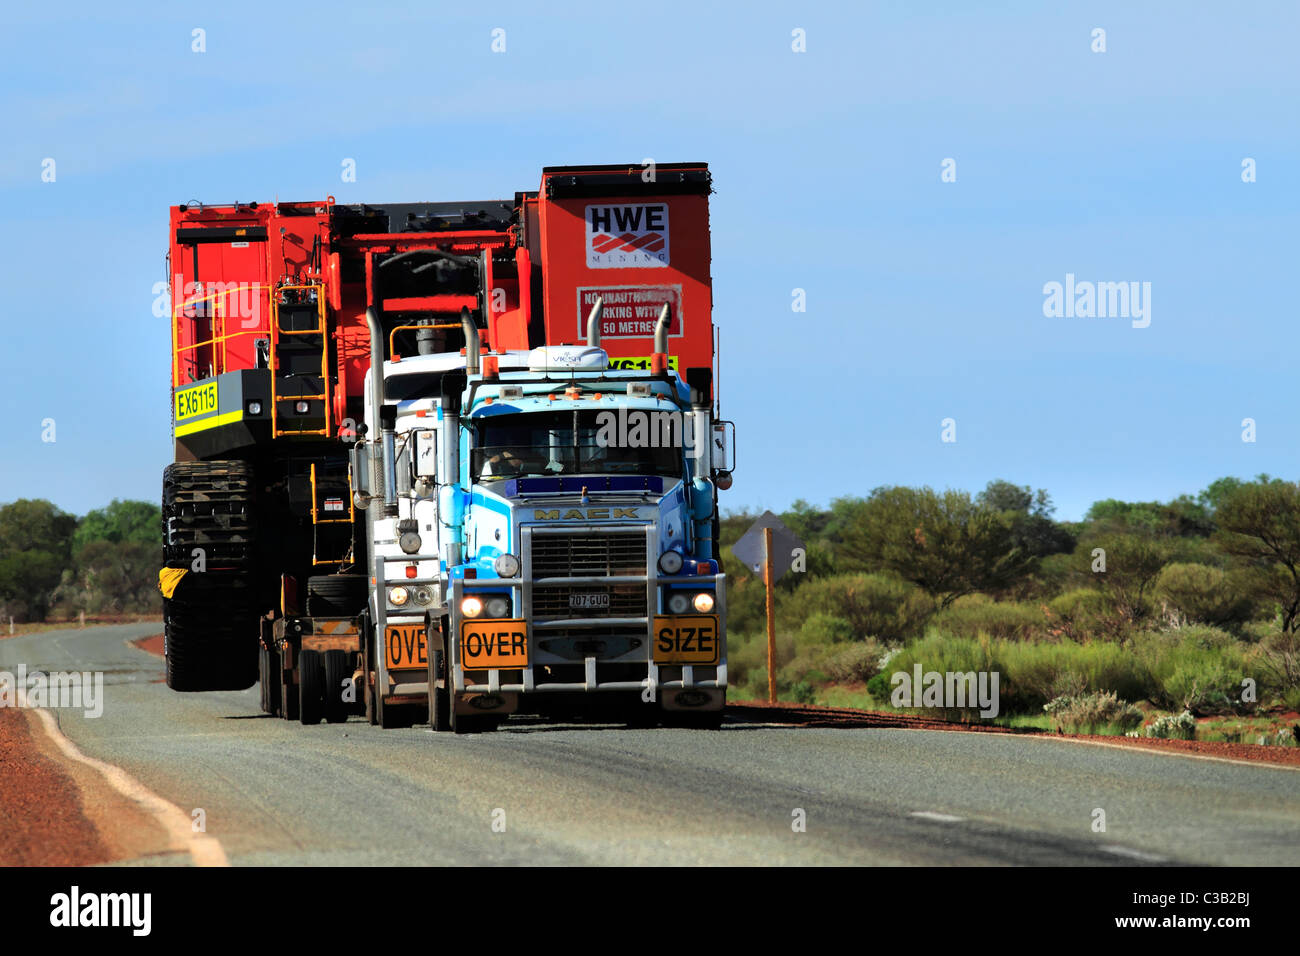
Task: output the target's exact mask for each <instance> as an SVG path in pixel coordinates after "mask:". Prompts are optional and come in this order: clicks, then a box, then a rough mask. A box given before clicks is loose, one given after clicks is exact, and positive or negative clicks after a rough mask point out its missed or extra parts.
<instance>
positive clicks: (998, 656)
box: [867, 629, 1155, 713]
mask: <svg viewBox="0 0 1300 956" xmlns="http://www.w3.org/2000/svg"><path fill="white" fill-rule="evenodd" d="M918 663H919V664H920V665H921V669H922V670H923V671H940V672H944V671H957V672H967V671H977V672H978V671H990V672H996V673H997V674H998V681H999V692H1000V697H1001V706H1002V711H1003V713H1041V712H1042V707H1043V705H1044V704H1046V703H1047V702H1048V701H1049V700H1051V699H1052V698H1054V697H1058V696H1061V695H1062V693H1073V694H1075V695H1077V694H1081V693H1084V692H1087V691H1092V692H1099V691H1113V692H1114V693H1115V694H1117V695H1118V696H1119V697H1121V698H1123V699H1124V700H1142V699H1144V698H1146V697H1148V696H1150V694H1151V693H1152V692H1154V690H1155V685H1154V683H1153V681H1152V679H1151V675H1150V674H1149V673H1148V672H1147V670H1146V668H1145V667H1143V666H1142V664H1141V663H1140V662H1139V661H1138V660H1137V659H1136V658H1135V657H1134V655H1132V654H1131V653H1128V652H1127V651H1125V650H1124V649H1123V648H1121V647H1119V646H1118V645H1115V644H1111V643H1107V642H1103V641H1094V642H1091V643H1087V644H1076V643H1075V642H1073V641H1068V640H1062V641H1057V642H1050V643H1049V642H1044V643H1038V644H1029V643H1022V642H1019V641H995V640H990V639H987V638H986V639H984V640H978V641H977V640H971V639H970V638H959V637H951V636H949V635H945V634H942V633H940V632H939V631H937V630H935V629H931V630H930V631H929V632H927V634H926V637H925V638H924V639H923V640H921V641H917V642H915V643H913V644H911V645H909V646H908V647H906V648H904V649H903V650H902V651H901V652H899V654H898V656H897V657H895V658H894V659H892V660H891V661H890V662H889V663H888V665H886V666H885V667H884V668H882V670H881V674H880V675H878V676H877V677H876V678H873V679H872V680H871V681H868V682H867V689H868V690H869V691H871V693H872V694H873V695H874V696H877V697H880V693H879V691H881V690H885V691H886V693H885V697H886V698H888V696H889V692H890V691H889V688H890V684H889V678H890V677H891V676H892V675H893V674H894V673H896V672H898V671H907V672H909V673H910V672H912V670H913V668H914V666H915V665H916V664H918ZM881 678H884V680H883V681H882V680H881Z"/></svg>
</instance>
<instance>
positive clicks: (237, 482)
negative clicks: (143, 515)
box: [162, 461, 261, 691]
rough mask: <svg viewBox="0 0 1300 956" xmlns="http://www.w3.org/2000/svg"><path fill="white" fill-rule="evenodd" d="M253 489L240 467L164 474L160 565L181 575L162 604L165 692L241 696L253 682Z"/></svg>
mask: <svg viewBox="0 0 1300 956" xmlns="http://www.w3.org/2000/svg"><path fill="white" fill-rule="evenodd" d="M253 488H254V482H253V469H252V467H251V466H250V465H249V464H248V463H247V462H243V461H186V462H176V463H175V464H172V465H168V466H167V468H166V469H164V471H163V482H162V531H163V556H164V564H165V565H166V566H167V567H170V568H183V569H185V570H186V571H187V572H188V573H186V574H185V576H184V577H182V578H181V580H180V582H179V583H178V584H177V586H176V589H175V591H173V592H172V595H171V597H169V598H165V599H164V600H163V622H164V625H163V631H164V634H165V635H166V643H165V657H166V667H167V686H168V687H170V688H171V689H172V690H177V691H209V690H245V689H247V688H249V687H252V686H253V684H254V683H256V682H257V678H258V671H259V661H258V653H257V652H258V646H259V645H258V637H259V636H260V633H261V629H260V625H259V622H258V616H259V611H258V607H257V604H258V602H257V599H256V594H255V592H254V586H253V584H254V580H255V577H254V569H255V565H256V558H257V555H256V551H255V547H256V541H255V536H254V529H255V527H256V522H255V517H254V514H253V508H254V504H253ZM200 559H201V561H202V563H201V564H198V563H197V562H198V561H199V560H200Z"/></svg>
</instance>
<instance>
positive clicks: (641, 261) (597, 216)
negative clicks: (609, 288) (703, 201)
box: [587, 202, 669, 269]
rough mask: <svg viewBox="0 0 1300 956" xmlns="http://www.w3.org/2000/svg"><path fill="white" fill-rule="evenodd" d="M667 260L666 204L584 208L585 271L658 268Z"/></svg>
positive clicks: (613, 205) (632, 204) (666, 262)
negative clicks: (589, 269)
mask: <svg viewBox="0 0 1300 956" xmlns="http://www.w3.org/2000/svg"><path fill="white" fill-rule="evenodd" d="M668 261H669V260H668V204H667V203H661V202H659V203H631V204H624V203H617V204H611V205H600V206H588V207H587V266H588V267H589V268H592V269H644V268H661V267H663V266H666V265H668Z"/></svg>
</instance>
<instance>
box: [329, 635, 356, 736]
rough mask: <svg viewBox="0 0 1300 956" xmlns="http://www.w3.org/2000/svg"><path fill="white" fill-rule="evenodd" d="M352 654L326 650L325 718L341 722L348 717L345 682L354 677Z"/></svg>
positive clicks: (336, 722) (332, 721) (331, 721)
mask: <svg viewBox="0 0 1300 956" xmlns="http://www.w3.org/2000/svg"><path fill="white" fill-rule="evenodd" d="M352 670H353V668H352V656H351V655H350V654H349V653H348V652H347V651H326V652H325V720H326V721H327V722H328V723H331V724H341V723H343V722H344V721H346V720H347V719H348V703H347V701H345V700H344V699H343V688H344V682H345V681H348V680H351V679H352Z"/></svg>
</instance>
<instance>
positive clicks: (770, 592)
mask: <svg viewBox="0 0 1300 956" xmlns="http://www.w3.org/2000/svg"><path fill="white" fill-rule="evenodd" d="M763 558H764V560H763V586H764V587H765V588H766V589H767V702H768V703H769V704H775V703H776V595H775V593H774V585H775V583H776V582H775V581H773V580H772V577H773V573H772V572H773V568H772V565H773V564H774V563H775V560H774V559H775V556H774V555H773V554H772V529H771V528H764V529H763Z"/></svg>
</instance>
